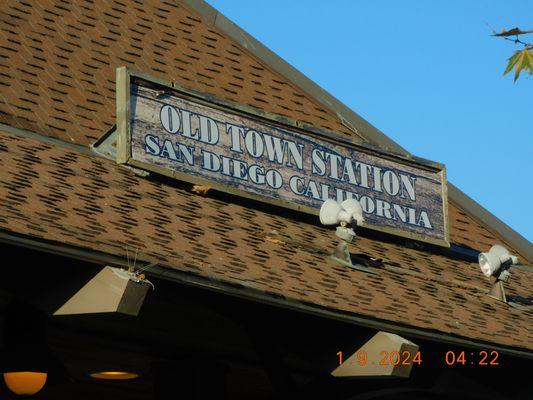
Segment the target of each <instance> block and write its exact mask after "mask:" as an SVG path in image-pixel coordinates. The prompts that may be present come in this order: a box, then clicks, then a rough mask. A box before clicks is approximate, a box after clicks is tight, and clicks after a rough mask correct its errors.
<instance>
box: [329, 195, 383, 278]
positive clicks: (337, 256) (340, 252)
mask: <svg viewBox="0 0 533 400" xmlns="http://www.w3.org/2000/svg"><path fill="white" fill-rule="evenodd" d="M319 216H320V222H321V223H322V225H340V226H338V227H337V230H336V232H335V234H336V235H337V237H339V238H341V239H342V241H341V242H340V243H339V245H338V246H337V249H336V250H335V253H334V254H333V255H332V256H331V258H332V259H333V260H335V261H337V262H338V263H340V264H342V265H345V266H347V267H349V268H353V269H357V270H360V271H364V272H370V273H375V271H372V270H371V269H369V268H367V267H366V266H363V265H359V264H357V263H356V264H354V263H353V262H352V256H351V254H350V250H349V249H348V243H350V242H351V241H352V240H353V238H354V237H355V231H354V230H353V228H351V227H348V226H347V225H348V224H353V225H355V226H358V225H361V224H362V223H363V221H364V220H363V208H362V207H361V204H360V203H359V201H358V200H356V199H347V200H344V201H343V202H342V203H340V204H339V203H338V202H336V201H335V200H331V199H327V200H326V201H325V202H324V204H322V207H320V215H319Z"/></svg>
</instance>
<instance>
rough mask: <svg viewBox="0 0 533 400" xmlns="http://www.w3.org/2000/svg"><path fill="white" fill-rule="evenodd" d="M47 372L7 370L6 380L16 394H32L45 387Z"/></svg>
mask: <svg viewBox="0 0 533 400" xmlns="http://www.w3.org/2000/svg"><path fill="white" fill-rule="evenodd" d="M46 377H47V374H46V373H44V372H5V373H4V381H5V382H6V385H7V387H8V388H9V390H11V391H12V392H13V393H15V394H21V395H32V394H35V393H37V392H38V391H39V390H41V389H42V388H43V387H44V384H45V383H46Z"/></svg>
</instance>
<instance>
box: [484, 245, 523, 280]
mask: <svg viewBox="0 0 533 400" xmlns="http://www.w3.org/2000/svg"><path fill="white" fill-rule="evenodd" d="M478 259H479V267H480V268H481V272H483V275H485V276H487V277H490V276H499V275H500V274H501V273H502V272H503V271H505V270H506V269H507V268H508V267H509V266H511V265H513V264H516V263H518V258H517V257H516V256H513V255H511V254H510V253H509V251H508V250H507V249H506V248H505V247H503V246H500V245H499V244H496V245H494V246H492V247H491V248H490V250H489V251H488V252H487V253H479V258H478Z"/></svg>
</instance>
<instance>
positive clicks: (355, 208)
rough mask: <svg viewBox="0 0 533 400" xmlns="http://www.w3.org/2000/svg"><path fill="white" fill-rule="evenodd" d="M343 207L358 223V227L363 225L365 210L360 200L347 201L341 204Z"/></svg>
mask: <svg viewBox="0 0 533 400" xmlns="http://www.w3.org/2000/svg"><path fill="white" fill-rule="evenodd" d="M341 207H342V208H343V209H344V210H346V212H347V213H348V214H350V216H351V218H353V219H355V220H356V221H357V224H358V225H360V224H362V223H363V208H362V207H361V203H359V201H358V200H356V199H346V200H344V201H343V202H342V203H341Z"/></svg>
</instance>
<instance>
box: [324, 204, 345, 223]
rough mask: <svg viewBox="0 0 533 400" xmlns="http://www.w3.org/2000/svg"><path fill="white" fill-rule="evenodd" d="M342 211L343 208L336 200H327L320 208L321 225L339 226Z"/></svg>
mask: <svg viewBox="0 0 533 400" xmlns="http://www.w3.org/2000/svg"><path fill="white" fill-rule="evenodd" d="M341 211H342V208H341V205H340V204H339V203H337V202H336V201H335V200H331V199H327V200H326V201H325V202H324V203H323V204H322V207H320V223H321V224H322V225H337V224H338V223H339V213H340V212H341Z"/></svg>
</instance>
